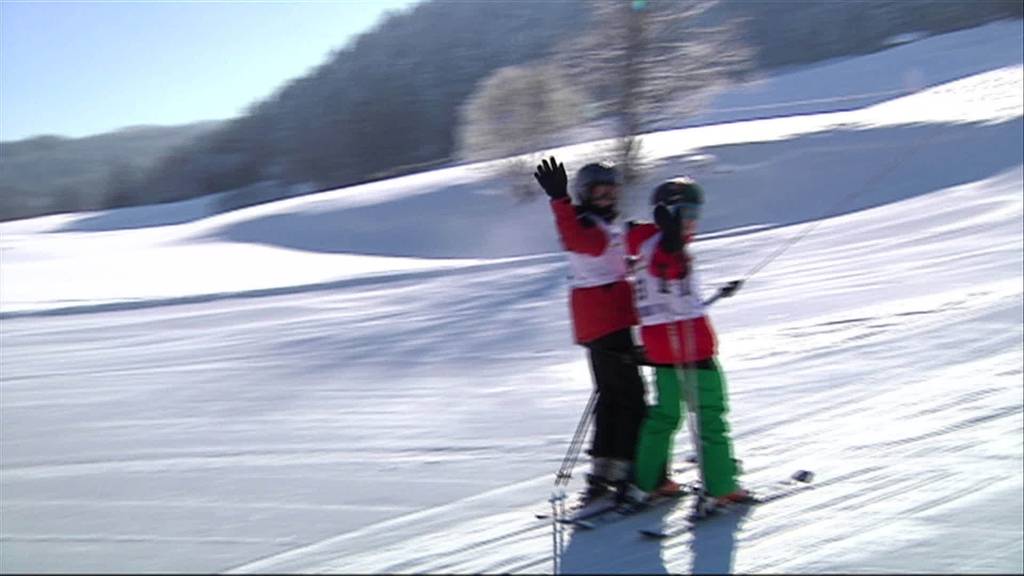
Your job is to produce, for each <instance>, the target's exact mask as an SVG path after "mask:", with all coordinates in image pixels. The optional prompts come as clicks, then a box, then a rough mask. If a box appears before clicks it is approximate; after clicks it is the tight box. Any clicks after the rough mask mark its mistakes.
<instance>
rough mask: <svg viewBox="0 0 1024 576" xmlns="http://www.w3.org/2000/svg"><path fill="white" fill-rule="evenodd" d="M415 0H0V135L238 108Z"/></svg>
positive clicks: (161, 120) (85, 129)
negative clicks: (391, 12) (229, 0)
mask: <svg viewBox="0 0 1024 576" xmlns="http://www.w3.org/2000/svg"><path fill="white" fill-rule="evenodd" d="M416 3H417V0H333V1H319V2H314V1H304V2H300V1H294V2H261V1H237V0H236V1H231V2H228V1H220V2H206V1H202V2H200V1H173V2H158V1H130V2H129V1H107V2H88V1H65V2H39V1H32V2H21V1H10V0H0V140H4V141H10V140H18V139H21V138H26V137H29V136H36V135H40V134H59V135H64V136H76V137H77V136H85V135H90V134H97V133H101V132H107V131H110V130H116V129H118V128H121V127H125V126H135V125H140V124H161V125H174V124H185V123H189V122H194V121H197V120H207V119H222V118H230V117H233V116H237V115H239V114H241V113H244V112H245V110H246V109H247V108H248V106H249V105H251V104H253V103H255V102H257V101H259V100H262V99H264V98H266V97H267V96H269V95H271V94H272V93H273V92H274V91H275V90H276V89H278V88H280V87H281V86H282V85H283V84H285V83H286V82H287V81H288V80H290V79H293V78H296V77H299V76H302V75H304V74H305V73H306V72H308V71H309V70H310V69H311V68H313V67H315V66H317V65H319V64H321V63H322V62H324V60H326V59H327V58H328V57H329V55H330V53H331V52H332V50H334V49H337V48H342V47H344V46H345V45H346V44H347V43H348V41H349V40H350V39H351V38H352V37H353V36H354V35H356V34H359V33H360V32H364V31H366V30H368V29H370V28H371V27H372V26H373V25H374V24H376V23H377V22H378V21H379V20H380V19H381V18H382V17H383V16H384V14H385V13H386V12H388V11H391V10H400V9H404V8H407V7H409V6H412V5H414V4H416Z"/></svg>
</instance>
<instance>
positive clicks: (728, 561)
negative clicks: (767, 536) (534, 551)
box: [559, 509, 748, 574]
mask: <svg viewBox="0 0 1024 576" xmlns="http://www.w3.org/2000/svg"><path fill="white" fill-rule="evenodd" d="M747 512H748V510H747V509H738V510H734V511H733V512H731V513H729V514H724V515H722V516H716V517H714V518H709V519H707V520H704V521H702V522H701V523H700V524H699V525H697V526H696V527H695V528H694V530H693V531H692V532H691V533H690V536H689V538H691V540H690V546H689V548H690V553H691V557H692V566H691V569H690V570H689V572H690V573H692V574H731V573H732V572H733V567H732V565H733V558H734V556H735V550H736V533H737V532H738V531H739V529H740V526H741V525H742V523H743V519H744V517H745V516H746V514H747ZM668 516H669V511H667V510H666V511H665V512H662V513H661V515H660V516H655V515H654V514H653V512H651V513H648V514H644V515H642V516H639V517H637V518H636V519H635V520H630V519H627V520H625V521H622V522H617V523H615V524H613V525H609V526H604V527H599V528H598V529H596V530H593V531H586V530H576V531H574V532H572V533H571V534H567V535H566V539H567V540H568V543H567V545H566V546H565V547H564V548H563V549H562V553H561V555H560V566H559V568H560V570H559V573H561V574H597V573H601V574H623V573H634V574H670V573H673V572H679V571H680V568H681V567H680V566H678V565H675V566H673V568H674V570H669V568H668V567H667V566H666V557H665V556H666V555H665V554H663V553H664V552H665V551H666V550H669V547H672V546H673V545H678V543H680V542H685V538H687V536H685V535H683V536H679V537H678V538H674V539H670V540H665V541H663V542H660V543H659V542H656V541H651V540H647V539H645V538H644V537H642V536H640V535H639V534H638V533H637V529H638V528H640V527H649V526H651V525H652V524H657V523H658V521H660V522H666V521H669V522H671V520H670V519H669V518H667V517H668ZM676 558H678V560H679V561H683V562H685V559H684V557H679V554H678V551H673V552H672V553H670V554H669V555H668V559H669V561H673V562H672V563H673V564H675V561H674V560H675V559H676Z"/></svg>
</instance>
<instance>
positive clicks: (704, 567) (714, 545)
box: [690, 507, 750, 574]
mask: <svg viewBox="0 0 1024 576" xmlns="http://www.w3.org/2000/svg"><path fill="white" fill-rule="evenodd" d="M749 511H750V509H749V507H743V508H739V509H737V510H733V511H731V512H729V513H728V514H724V515H722V516H718V517H715V518H710V519H708V520H706V521H704V522H702V523H701V524H700V525H698V526H697V527H696V528H695V529H694V531H693V540H692V542H691V543H690V550H691V552H692V554H693V566H692V568H691V570H690V573H691V574H732V573H733V568H732V563H733V558H734V557H735V555H736V533H737V532H738V531H739V529H740V526H741V525H742V524H743V519H744V518H745V517H746V515H747V513H748V512H749Z"/></svg>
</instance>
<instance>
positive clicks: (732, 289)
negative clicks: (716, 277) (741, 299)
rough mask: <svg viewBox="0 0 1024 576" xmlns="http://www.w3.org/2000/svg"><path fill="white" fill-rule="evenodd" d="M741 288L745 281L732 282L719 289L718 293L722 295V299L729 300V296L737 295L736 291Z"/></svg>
mask: <svg viewBox="0 0 1024 576" xmlns="http://www.w3.org/2000/svg"><path fill="white" fill-rule="evenodd" d="M740 286H743V280H733V281H732V282H729V283H728V284H726V285H725V286H722V287H721V288H719V289H718V293H719V294H720V295H721V297H722V298H728V297H729V296H732V295H733V294H735V293H736V291H737V290H739V289H740Z"/></svg>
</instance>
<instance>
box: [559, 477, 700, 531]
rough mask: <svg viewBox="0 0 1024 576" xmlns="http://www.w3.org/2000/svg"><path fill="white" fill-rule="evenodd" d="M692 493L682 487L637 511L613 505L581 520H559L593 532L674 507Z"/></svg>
mask: <svg viewBox="0 0 1024 576" xmlns="http://www.w3.org/2000/svg"><path fill="white" fill-rule="evenodd" d="M693 493H694V491H693V488H692V487H691V486H683V489H682V490H681V491H680V492H679V493H678V494H675V495H673V496H655V497H653V498H652V499H651V501H650V502H649V503H648V504H647V505H646V506H644V507H643V508H640V509H638V510H632V511H628V512H627V511H624V510H623V509H622V508H621V507H620V506H618V505H613V506H611V507H610V508H607V509H605V510H602V511H600V512H598V513H595V514H590V515H587V516H586V517H583V518H566V519H564V520H560V522H561V523H562V524H569V525H571V526H574V527H576V528H582V529H583V530H593V529H594V528H597V527H598V526H605V525H608V524H614V523H616V522H619V521H621V520H626V519H628V518H633V517H635V516H639V515H642V514H645V513H647V512H650V511H652V510H660V509H662V508H664V507H665V506H675V505H676V504H677V503H679V502H680V501H681V500H683V499H684V498H686V497H687V496H690V495H692V494H693Z"/></svg>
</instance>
